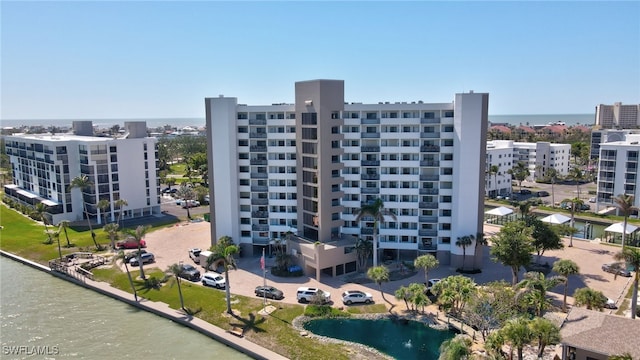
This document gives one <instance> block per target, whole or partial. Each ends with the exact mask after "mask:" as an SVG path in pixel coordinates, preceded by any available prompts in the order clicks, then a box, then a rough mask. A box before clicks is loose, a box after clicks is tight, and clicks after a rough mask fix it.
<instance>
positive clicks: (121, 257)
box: [115, 250, 140, 301]
mask: <svg viewBox="0 0 640 360" xmlns="http://www.w3.org/2000/svg"><path fill="white" fill-rule="evenodd" d="M124 255H125V254H124V251H122V250H120V251H118V254H117V255H116V258H115V259H116V260H122V263H123V264H124V268H125V270H127V277H128V278H129V285H131V289H132V290H133V297H134V298H135V299H136V301H138V291H137V290H136V287H135V285H133V279H131V272H129V265H128V264H127V262H126V261H125V260H124ZM138 262H140V259H138Z"/></svg>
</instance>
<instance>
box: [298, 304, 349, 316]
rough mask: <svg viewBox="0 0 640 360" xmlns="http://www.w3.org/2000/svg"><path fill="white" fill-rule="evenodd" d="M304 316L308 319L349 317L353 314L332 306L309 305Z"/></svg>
mask: <svg viewBox="0 0 640 360" xmlns="http://www.w3.org/2000/svg"><path fill="white" fill-rule="evenodd" d="M304 315H305V316H308V317H326V318H337V317H349V316H351V314H349V313H347V312H344V311H341V310H338V309H336V308H333V307H331V306H330V305H307V307H306V308H305V309H304Z"/></svg>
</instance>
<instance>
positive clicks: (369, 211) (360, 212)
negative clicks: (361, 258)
mask: <svg viewBox="0 0 640 360" xmlns="http://www.w3.org/2000/svg"><path fill="white" fill-rule="evenodd" d="M353 215H355V216H356V219H355V221H356V222H360V220H362V218H363V217H366V216H370V217H372V218H373V266H374V267H376V266H378V223H380V222H384V219H385V216H389V217H390V218H392V219H393V220H394V221H397V220H398V219H397V218H396V215H395V214H394V213H393V211H391V210H389V209H385V208H384V203H383V201H382V199H380V198H378V199H375V200H374V201H373V202H370V203H368V204H363V205H362V207H361V208H360V209H355V210H354V212H353Z"/></svg>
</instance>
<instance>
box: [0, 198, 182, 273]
mask: <svg viewBox="0 0 640 360" xmlns="http://www.w3.org/2000/svg"><path fill="white" fill-rule="evenodd" d="M173 224H175V221H173V220H172V221H170V222H164V223H156V224H154V225H152V229H151V230H150V231H153V230H156V229H161V228H164V227H167V226H171V225H173ZM0 225H2V227H3V228H2V230H1V232H0V249H2V250H5V251H8V252H11V253H13V254H16V255H19V256H22V257H25V258H28V259H31V260H34V261H36V262H38V263H41V264H48V262H49V260H51V259H54V258H57V257H58V243H57V241H54V242H53V244H45V243H44V242H45V240H47V235H46V234H45V227H44V225H43V224H42V223H39V222H36V221H33V220H32V219H31V218H29V217H27V216H24V215H23V214H21V213H19V212H18V211H15V210H13V209H10V208H8V207H7V206H5V205H4V204H0ZM47 228H48V229H50V230H53V229H57V227H55V226H47ZM94 232H95V233H96V241H97V242H98V244H100V245H104V246H108V245H109V242H110V241H109V236H107V233H106V232H104V231H103V230H102V228H99V227H98V228H94ZM67 234H68V236H69V243H71V245H72V246H71V247H69V248H68V247H66V245H67V238H66V236H65V234H64V231H62V232H60V245H61V250H62V255H63V256H64V255H65V254H69V253H72V252H77V251H93V252H95V246H94V244H93V240H91V235H90V233H89V231H76V230H74V229H72V228H67Z"/></svg>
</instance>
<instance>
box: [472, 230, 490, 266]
mask: <svg viewBox="0 0 640 360" xmlns="http://www.w3.org/2000/svg"><path fill="white" fill-rule="evenodd" d="M487 245H489V241H488V240H487V238H486V237H484V233H481V232H479V233H477V234H476V247H475V251H474V254H475V255H476V256H478V254H480V260H481V261H482V257H483V255H484V249H482V251H478V250H480V249H479V248H480V247H482V246H487Z"/></svg>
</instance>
